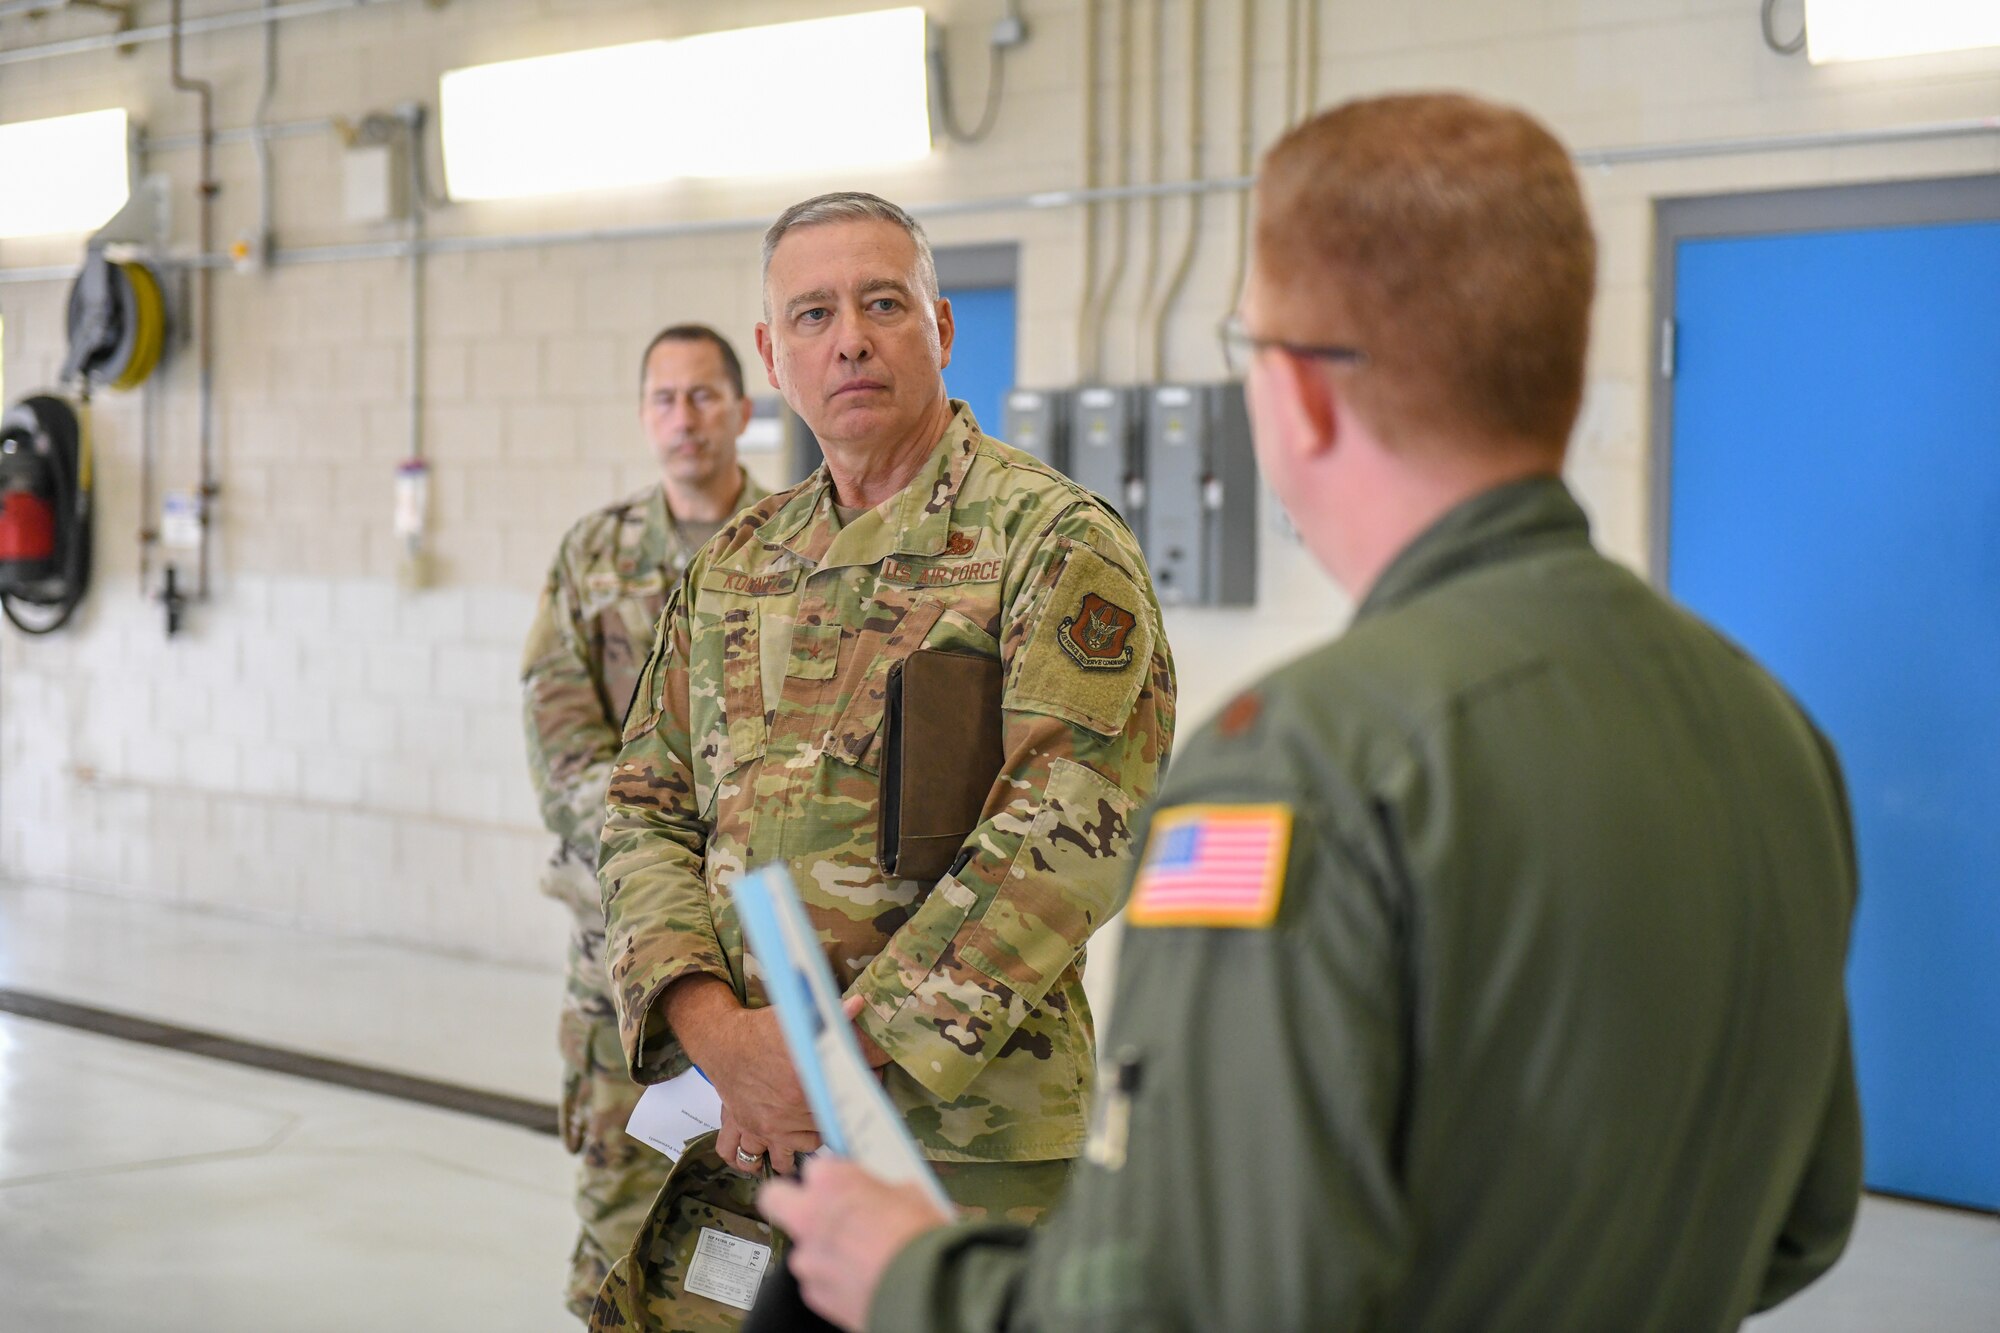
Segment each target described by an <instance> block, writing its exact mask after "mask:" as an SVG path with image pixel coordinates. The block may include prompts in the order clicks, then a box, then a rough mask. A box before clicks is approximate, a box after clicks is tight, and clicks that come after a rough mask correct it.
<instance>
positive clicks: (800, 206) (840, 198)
mask: <svg viewBox="0 0 2000 1333" xmlns="http://www.w3.org/2000/svg"><path fill="white" fill-rule="evenodd" d="M825 222H892V223H894V224H895V225H896V226H898V227H901V228H902V229H903V231H904V233H905V234H907V235H908V236H909V238H910V243H911V244H913V245H915V246H916V247H917V286H918V287H919V288H921V289H922V292H921V294H922V296H923V298H924V299H925V300H927V301H935V300H937V299H938V280H937V261H936V260H935V259H933V258H932V257H931V239H930V237H928V236H926V235H924V229H923V226H922V224H920V223H919V222H918V221H917V220H916V219H915V218H913V217H911V216H910V215H909V214H908V213H906V212H904V211H903V210H902V208H900V207H899V206H897V205H895V204H892V203H890V202H889V201H888V200H887V199H884V198H883V197H882V196H881V195H879V194H868V193H866V192H865V191H861V190H836V191H834V192H833V193H832V194H818V195H814V196H813V197H812V198H810V199H806V200H802V201H801V202H799V203H796V204H793V205H792V206H791V207H790V208H788V209H786V210H785V211H784V212H782V213H780V214H778V220H777V221H776V222H773V223H772V224H771V226H770V229H769V230H767V231H766V232H765V233H764V269H763V273H762V275H761V277H762V279H763V281H764V282H765V283H768V282H769V280H770V277H771V256H772V255H773V254H775V253H777V249H778V242H779V241H782V240H783V239H784V238H785V233H786V232H788V231H791V230H793V229H794V228H796V227H817V226H819V225H820V224H821V223H825ZM764 314H765V318H767V319H768V318H769V317H770V309H769V298H768V297H767V298H766V302H765V311H764Z"/></svg>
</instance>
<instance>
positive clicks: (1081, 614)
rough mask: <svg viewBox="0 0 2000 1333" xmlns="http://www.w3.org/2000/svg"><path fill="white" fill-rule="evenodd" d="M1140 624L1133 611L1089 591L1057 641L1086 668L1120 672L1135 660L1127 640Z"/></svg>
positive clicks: (1059, 632) (1063, 627)
mask: <svg viewBox="0 0 2000 1333" xmlns="http://www.w3.org/2000/svg"><path fill="white" fill-rule="evenodd" d="M1138 623H1139V618H1138V617H1137V616H1135V615H1133V614H1132V613H1131V612H1130V611H1127V610H1126V609H1125V608H1123V607H1121V606H1114V605H1112V604H1111V603H1110V602H1107V601H1105V600H1104V599H1103V598H1102V597H1099V596H1098V595H1097V594H1096V593H1094V592H1087V593H1085V594H1084V595H1083V604H1082V605H1081V606H1079V607H1077V609H1076V614H1075V615H1073V616H1065V617H1064V618H1063V622H1062V627H1061V628H1060V629H1058V630H1057V631H1056V642H1057V643H1059V644H1061V645H1062V649H1063V651H1064V652H1066V653H1068V654H1069V655H1070V656H1071V657H1072V658H1074V659H1075V660H1076V664H1077V665H1078V666H1080V667H1082V668H1084V669H1085V670H1086V671H1118V670H1121V669H1122V668H1124V667H1127V666H1130V665H1131V663H1132V649H1131V648H1130V647H1129V646H1128V645H1127V644H1126V642H1125V641H1126V639H1127V638H1128V637H1130V635H1131V633H1132V631H1133V629H1134V628H1135V627H1137V625H1138Z"/></svg>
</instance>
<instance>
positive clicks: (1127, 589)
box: [1007, 542, 1156, 736]
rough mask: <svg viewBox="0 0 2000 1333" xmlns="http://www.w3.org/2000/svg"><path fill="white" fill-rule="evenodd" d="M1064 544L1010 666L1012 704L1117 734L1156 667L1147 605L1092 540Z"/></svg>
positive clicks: (1081, 725)
mask: <svg viewBox="0 0 2000 1333" xmlns="http://www.w3.org/2000/svg"><path fill="white" fill-rule="evenodd" d="M1065 544H1066V545H1067V546H1068V549H1067V550H1066V551H1065V552H1064V554H1063V564H1062V568H1061V571H1060V573H1059V574H1058V575H1057V577H1056V582H1055V586H1054V587H1053V588H1052V589H1050V590H1049V592H1048V594H1047V596H1045V597H1044V598H1043V599H1042V602H1041V606H1040V609H1039V611H1038V612H1037V613H1036V617H1035V621H1034V624H1033V625H1032V627H1031V628H1030V629H1029V630H1028V634H1027V637H1026V639H1025V641H1024V642H1023V644H1022V647H1021V650H1020V652H1019V654H1018V657H1017V661H1016V663H1015V665H1014V667H1013V670H1012V678H1011V681H1010V688H1009V690H1008V698H1007V706H1008V707H1010V708H1016V709H1021V710H1024V711H1028V712H1039V713H1046V714H1048V715H1049V716H1051V717H1059V718H1062V719H1064V720H1066V721H1069V722H1074V723H1075V724H1077V725H1078V726H1080V727H1086V728H1088V729H1089V730H1091V731H1094V732H1096V733H1097V734H1099V735H1100V736H1116V735H1118V734H1119V733H1120V732H1122V731H1124V729H1125V723H1126V720H1127V719H1128V718H1129V717H1130V716H1131V714H1132V708H1133V705H1134V704H1136V703H1137V702H1138V699H1139V691H1140V690H1141V689H1142V688H1143V687H1144V686H1145V683H1146V680H1147V676H1148V674H1149V672H1150V669H1151V663H1152V658H1153V646H1154V645H1153V636H1154V634H1155V632H1156V631H1155V628H1154V625H1153V621H1152V617H1151V615H1150V614H1148V606H1149V604H1148V602H1147V601H1146V598H1145V595H1144V594H1143V593H1142V592H1141V591H1140V590H1139V587H1138V585H1137V584H1136V583H1134V582H1133V581H1132V577H1131V576H1130V575H1129V574H1127V573H1126V572H1125V571H1124V570H1122V569H1120V568H1119V567H1118V566H1117V565H1115V564H1113V563H1111V562H1110V561H1109V560H1106V559H1105V558H1104V557H1103V556H1101V555H1099V554H1098V553H1097V552H1096V551H1094V550H1092V549H1091V548H1090V547H1088V546H1085V545H1082V544H1081V543H1068V542H1065Z"/></svg>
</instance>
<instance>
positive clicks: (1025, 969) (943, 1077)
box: [849, 503, 1174, 1101]
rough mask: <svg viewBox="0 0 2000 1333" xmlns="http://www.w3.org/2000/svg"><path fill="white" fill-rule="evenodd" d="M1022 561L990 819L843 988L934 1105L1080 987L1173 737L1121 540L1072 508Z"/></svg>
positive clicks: (1133, 572)
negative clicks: (1066, 987)
mask: <svg viewBox="0 0 2000 1333" xmlns="http://www.w3.org/2000/svg"><path fill="white" fill-rule="evenodd" d="M1021 567H1022V568H1023V570H1024V572H1025V576H1024V577H1023V578H1022V579H1021V580H1020V584H1019V587H1018V589H1017V590H1016V591H1015V593H1014V595H1013V597H1012V599H1011V608H1010V611H1009V613H1008V615H1007V618H1006V622H1005V623H1004V625H1003V627H1002V634H1001V644H1000V650H1001V658H1002V661H1003V663H1004V664H1005V666H1006V675H1005V683H1004V685H1003V690H1002V697H1001V704H1000V712H1001V729H1002V739H1003V748H1004V752H1005V754H1006V760H1005V766H1004V768H1003V769H1002V771H1001V774H1000V776H999V779H998V781H997V782H996V783H995V787H994V790H995V793H996V794H995V796H994V797H993V798H990V799H989V801H988V806H987V809H988V815H987V817H986V819H985V820H984V821H983V822H982V823H981V824H980V825H979V826H978V827H977V828H976V829H974V830H973V832H972V834H971V835H970V836H969V837H968V838H967V839H966V843H965V847H964V850H963V851H962V852H961V862H960V865H959V867H958V869H957V870H956V871H955V873H953V874H952V875H949V876H947V877H946V878H945V879H944V880H942V881H940V883H939V884H938V886H937V887H936V888H935V889H934V890H933V891H932V892H931V893H930V894H929V895H928V897H927V898H926V899H925V900H924V903H923V905H922V906H921V907H919V908H918V910H917V911H916V912H914V913H913V914H912V915H911V917H910V919H909V920H908V921H906V922H904V923H903V924H902V925H901V926H900V927H899V928H898V929H897V931H896V933H895V934H894V935H893V936H891V937H890V939H889V941H888V943H887V945H886V947H885V948H884V949H883V950H882V952H881V953H880V954H878V955H877V956H876V957H875V958H874V959H873V960H872V961H871V962H870V963H869V965H868V966H867V967H866V968H865V969H864V970H863V971H862V973H861V974H860V976H858V977H857V978H856V979H855V981H854V983H853V985H852V986H851V987H850V991H849V993H850V994H858V995H860V996H862V997H863V998H864V999H865V1001H866V1003H865V1005H864V1007H863V1009H862V1013H861V1016H860V1018H859V1020H858V1022H859V1024H860V1026H861V1028H862V1029H863V1030H864V1031H865V1032H867V1034H868V1035H869V1036H870V1037H871V1038H872V1039H873V1040H874V1041H875V1042H876V1043H877V1044H878V1045H879V1046H881V1048H882V1049H883V1050H884V1051H885V1052H887V1053H888V1055H889V1056H890V1057H891V1058H892V1059H893V1060H895V1062H896V1063H897V1064H898V1065H899V1066H900V1067H901V1068H902V1069H903V1070H904V1071H905V1072H906V1073H908V1074H909V1075H910V1077H911V1078H913V1079H915V1080H916V1081H917V1082H918V1083H920V1084H922V1085H923V1086H924V1088H925V1089H927V1090H928V1091H929V1092H930V1093H931V1094H932V1095H934V1096H936V1097H938V1098H941V1099H943V1100H945V1101H951V1100H955V1099H957V1098H958V1097H960V1096H962V1095H964V1094H965V1092H966V1090H967V1089H968V1087H969V1086H970V1085H971V1083H972V1081H973V1080H974V1079H975V1078H976V1077H978V1075H979V1074H980V1072H981V1071H982V1070H984V1069H985V1068H986V1067H987V1066H988V1064H989V1063H991V1061H992V1060H993V1059H994V1057H995V1056H997V1055H999V1054H1000V1053H1001V1052H1002V1051H1003V1050H1005V1049H1007V1048H1008V1046H1009V1044H1010V1042H1012V1041H1013V1040H1014V1039H1015V1037H1016V1035H1017V1033H1018V1032H1019V1030H1020V1029H1021V1026H1022V1024H1023V1022H1024V1021H1025V1020H1026V1019H1027V1017H1028V1015H1029V1013H1030V1012H1031V1011H1032V1010H1035V1009H1036V1008H1037V1007H1038V1006H1040V1005H1042V1004H1043V1002H1044V1000H1045V998H1046V997H1047V996H1048V995H1049V993H1050V991H1051V989H1053V988H1055V987H1056V986H1057V984H1058V983H1059V982H1062V983H1066V982H1068V981H1075V980H1077V979H1078V974H1077V972H1076V970H1075V969H1076V967H1077V960H1078V957H1079V955H1080V954H1081V953H1082V950H1083V948H1084V945H1085V943H1086V941H1087V940H1088V939H1089V937H1090V935H1091V933H1092V932H1093V931H1094V930H1096V929H1097V927H1098V926H1100V925H1102V924H1103V923H1104V922H1105V921H1106V920H1108V919H1110V917H1111V916H1112V914H1114V913H1115V912H1116V911H1117V910H1118V907H1119V904H1120V901H1121V898H1122V895H1123V892H1124V889H1125V885H1126V882H1127V879H1128V870H1129V863H1130V860H1131V852H1132V851H1133V850H1134V848H1133V844H1132V822H1133V820H1134V818H1135V816H1136V815H1137V813H1138V811H1139V810H1140V808H1141V807H1142V806H1143V805H1144V803H1145V802H1146V800H1147V799H1148V798H1150V797H1151V795H1152V793H1153V790H1154V788H1155V785H1156V784H1157V782H1158V779H1159V774H1160V771H1161V767H1162V765H1163V764H1164V763H1165V761H1166V757H1167V752H1168V749H1169V747H1170V746H1171V744H1172V740H1173V725H1174V671H1173V658H1172V655H1171V653H1170V652H1169V650H1168V647H1167V641H1166V635H1165V633H1164V631H1163V629H1162V627H1161V624H1160V613H1159V606H1158V603H1157V601H1156V600H1155V598H1154V596H1153V593H1152V588H1151V584H1150V581H1149V580H1147V578H1146V575H1145V572H1144V571H1145V563H1144V558H1143V557H1142V556H1141V555H1140V554H1139V551H1138V548H1137V545H1136V543H1134V542H1133V541H1132V539H1131V535H1130V533H1129V532H1127V531H1126V530H1125V529H1124V528H1123V527H1122V526H1120V525H1118V524H1117V522H1116V521H1115V520H1114V519H1112V518H1111V517H1110V516H1109V515H1108V514H1106V513H1105V512H1104V511H1103V510H1101V509H1100V508H1099V507H1098V506H1096V505H1095V504H1094V503H1079V504H1075V505H1073V506H1071V507H1070V508H1069V509H1067V510H1066V511H1065V512H1064V513H1062V514H1060V515H1059V516H1057V518H1056V519H1055V521H1054V522H1052V523H1051V525H1050V526H1049V528H1048V530H1047V531H1046V532H1045V533H1044V534H1042V536H1041V538H1040V539H1039V541H1038V543H1037V545H1036V547H1035V549H1034V550H1032V551H1031V552H1029V553H1028V556H1027V559H1026V560H1024V561H1023V562H1022V566H1021ZM1093 617H1094V619H1093Z"/></svg>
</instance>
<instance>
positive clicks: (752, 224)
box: [0, 116, 2000, 283]
mask: <svg viewBox="0 0 2000 1333" xmlns="http://www.w3.org/2000/svg"><path fill="white" fill-rule="evenodd" d="M1994 133H2000V116H1981V117H1977V118H1975V119H1971V120H1948V121H1937V122H1933V123H1931V124H1925V125H1905V126H1899V127H1895V128H1890V129H1880V130H1833V131H1827V132H1825V133H1810V134H1791V135H1768V136H1762V137H1758V138H1746V139H1712V140H1694V141H1688V142H1682V143H1673V144H1639V145H1634V146H1631V147H1624V148H1593V149H1584V150H1581V151H1578V152H1576V153H1575V154H1573V155H1572V156H1573V158H1574V160H1575V162H1576V164H1577V165H1578V166H1579V167H1586V168H1589V167H1617V166H1627V165H1633V164H1639V163H1647V162H1669V161H1679V160H1684V159H1691V158H1703V157H1725V156H1735V155H1742V154H1754V153H1782V152H1796V151H1804V150H1807V149H1820V148H1865V147H1874V146H1880V145H1884V144H1897V143H1916V142H1924V141H1928V140H1934V139H1952V138H1965V137H1968V136H1972V135H1979V134H1994ZM1251 182H1252V178H1251V177H1249V176H1226V177H1213V178H1209V179H1205V180H1192V181H1167V182H1165V183H1163V184H1159V185H1113V186H1100V187H1099V188H1097V189H1091V190H1040V191H1035V192H1033V193H1029V194H1009V195H995V196H990V197H987V198H984V199H964V200H957V201H953V202H948V203H938V204H917V205H913V206H911V208H910V212H911V213H913V214H915V215H916V216H918V217H964V216H972V215H977V214H984V213H1016V212H1031V211H1037V210H1041V209H1051V208H1077V207H1081V206H1083V205H1087V204H1094V203H1115V202H1121V201H1127V200H1133V199H1147V198H1162V199H1166V198H1177V197H1182V196H1186V195H1200V194H1226V193H1232V192H1235V191H1242V190H1248V189H1249V187H1250V185H1251ZM770 224H771V220H770V218H768V217H765V216H762V215H759V216H757V217H740V218H716V219H710V220H695V221H687V222H658V223H644V224H640V225H636V226H630V227H592V228H579V229H576V230H568V231H541V232H509V233H503V234H498V235H489V236H433V237H429V238H427V239H426V240H425V241H424V242H423V244H422V247H421V248H422V250H423V252H424V253H425V254H433V255H435V254H475V253H480V252H484V251H494V250H522V249H532V248H534V247H536V246H544V245H600V244H607V243H612V242H617V241H649V240H669V239H672V238H674V237H680V236H715V235H725V234H729V233H733V232H752V231H754V232H761V231H763V230H764V229H765V228H766V227H768V226H770ZM410 251H411V245H410V242H409V241H406V240H402V241H372V242H364V243H360V244H355V245H322V246H311V247H304V248H300V249H296V250H283V251H278V252H276V253H274V254H273V255H272V262H273V263H275V264H335V263H345V262H349V261H354V260H368V259H401V258H404V257H405V256H407V255H408V254H409V253H410ZM163 262H164V264H165V265H166V266H168V267H175V266H178V267H184V268H224V267H227V266H228V265H229V263H230V259H229V256H228V255H224V254H203V255H186V256H180V257H170V258H166V259H165V260H164V261H163ZM75 277H76V266H75V265H73V264H60V265H46V266H43V267H38V268H11V269H0V283H20V282H57V281H60V282H68V281H70V280H72V279H73V278H75Z"/></svg>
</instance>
